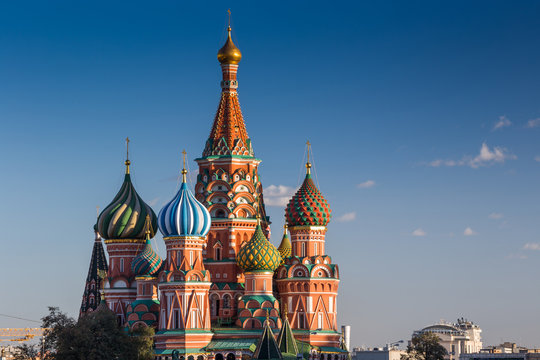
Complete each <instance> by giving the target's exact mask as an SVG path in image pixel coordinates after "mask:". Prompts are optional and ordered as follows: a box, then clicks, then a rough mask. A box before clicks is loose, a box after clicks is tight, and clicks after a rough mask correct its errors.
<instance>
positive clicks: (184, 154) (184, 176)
mask: <svg viewBox="0 0 540 360" xmlns="http://www.w3.org/2000/svg"><path fill="white" fill-rule="evenodd" d="M186 154H187V153H186V150H182V158H183V161H184V166H183V167H182V182H183V183H185V182H186V174H187V170H186Z"/></svg>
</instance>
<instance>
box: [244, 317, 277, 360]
mask: <svg viewBox="0 0 540 360" xmlns="http://www.w3.org/2000/svg"><path fill="white" fill-rule="evenodd" d="M252 359H253V360H282V359H283V356H281V351H279V347H278V345H277V343H276V338H275V337H274V334H273V333H272V329H270V325H269V322H268V321H266V324H265V326H264V331H263V333H262V336H261V338H260V339H259V343H258V344H257V349H255V352H254V353H253V357H252Z"/></svg>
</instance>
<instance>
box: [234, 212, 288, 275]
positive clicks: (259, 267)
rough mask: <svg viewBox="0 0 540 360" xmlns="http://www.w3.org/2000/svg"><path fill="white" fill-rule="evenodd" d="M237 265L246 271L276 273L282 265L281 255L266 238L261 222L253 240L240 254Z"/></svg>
mask: <svg viewBox="0 0 540 360" xmlns="http://www.w3.org/2000/svg"><path fill="white" fill-rule="evenodd" d="M236 263H237V264H238V266H240V267H241V268H242V269H243V270H244V271H274V270H276V269H277V267H278V266H279V265H280V264H281V255H280V254H279V251H278V250H277V249H276V247H275V246H274V245H273V244H272V243H271V242H270V241H268V239H267V238H266V236H264V233H263V231H262V228H261V223H260V220H258V221H257V227H256V228H255V232H254V233H253V236H252V237H251V239H250V240H249V241H248V242H247V243H246V244H245V245H244V246H242V248H241V249H240V251H239V252H238V255H237V256H236Z"/></svg>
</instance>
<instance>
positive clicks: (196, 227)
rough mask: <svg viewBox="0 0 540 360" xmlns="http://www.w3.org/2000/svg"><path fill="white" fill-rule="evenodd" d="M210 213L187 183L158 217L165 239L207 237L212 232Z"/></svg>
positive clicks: (184, 183) (183, 183) (183, 184)
mask: <svg viewBox="0 0 540 360" xmlns="http://www.w3.org/2000/svg"><path fill="white" fill-rule="evenodd" d="M210 221H211V217H210V213H209V212H208V210H206V207H205V206H204V205H203V204H201V203H200V202H199V201H198V200H197V199H195V196H193V194H192V193H191V191H190V190H189V189H188V187H187V184H186V182H185V181H183V182H182V185H181V186H180V190H178V193H177V194H176V196H175V197H174V199H172V200H171V201H170V202H169V203H168V204H167V205H165V206H164V207H163V209H161V211H160V212H159V215H158V226H159V230H160V231H161V233H162V234H163V237H169V236H206V235H207V234H208V231H209V230H210Z"/></svg>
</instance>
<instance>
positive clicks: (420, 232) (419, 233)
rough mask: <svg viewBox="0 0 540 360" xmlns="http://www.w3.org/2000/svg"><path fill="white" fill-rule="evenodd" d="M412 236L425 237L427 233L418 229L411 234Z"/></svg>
mask: <svg viewBox="0 0 540 360" xmlns="http://www.w3.org/2000/svg"><path fill="white" fill-rule="evenodd" d="M412 235H413V236H426V235H427V233H426V232H425V231H424V230H423V229H422V228H418V229H416V230H414V231H413V232H412Z"/></svg>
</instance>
